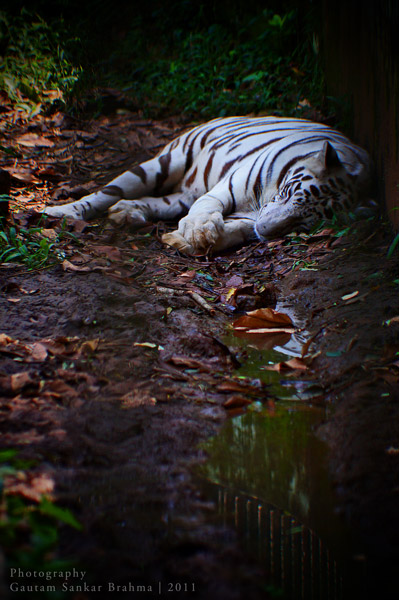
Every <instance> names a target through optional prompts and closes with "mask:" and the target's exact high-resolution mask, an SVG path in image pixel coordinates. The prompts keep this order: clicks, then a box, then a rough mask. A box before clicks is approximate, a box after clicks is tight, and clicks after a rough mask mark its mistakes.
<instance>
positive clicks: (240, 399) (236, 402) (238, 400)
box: [223, 394, 252, 409]
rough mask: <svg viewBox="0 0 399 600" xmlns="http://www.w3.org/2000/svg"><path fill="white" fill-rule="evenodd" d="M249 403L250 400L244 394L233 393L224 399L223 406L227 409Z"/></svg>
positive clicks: (250, 402) (241, 406)
mask: <svg viewBox="0 0 399 600" xmlns="http://www.w3.org/2000/svg"><path fill="white" fill-rule="evenodd" d="M249 404H252V400H250V399H249V398H246V397H245V396H240V395H239V394H234V395H233V396H230V397H229V398H228V399H227V400H226V402H223V407H224V408H227V409H231V408H243V407H244V406H248V405H249Z"/></svg>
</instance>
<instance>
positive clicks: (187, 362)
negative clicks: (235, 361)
mask: <svg viewBox="0 0 399 600" xmlns="http://www.w3.org/2000/svg"><path fill="white" fill-rule="evenodd" d="M169 362H171V363H173V364H174V365H176V366H177V367H186V368H188V369H199V370H200V371H204V372H206V373H207V372H211V371H213V367H212V366H210V365H207V364H206V363H205V362H203V361H202V360H198V359H197V358H190V357H188V356H172V357H171V358H170V359H169Z"/></svg>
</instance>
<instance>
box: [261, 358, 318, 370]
mask: <svg viewBox="0 0 399 600" xmlns="http://www.w3.org/2000/svg"><path fill="white" fill-rule="evenodd" d="M263 369H265V370H266V371H278V372H281V371H291V370H292V371H298V370H300V371H306V370H307V369H308V366H307V364H306V363H305V362H304V361H303V360H302V359H301V358H291V360H287V361H283V362H279V363H275V364H274V365H267V366H265V367H263Z"/></svg>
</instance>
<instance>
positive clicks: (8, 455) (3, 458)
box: [0, 448, 18, 462]
mask: <svg viewBox="0 0 399 600" xmlns="http://www.w3.org/2000/svg"><path fill="white" fill-rule="evenodd" d="M17 454H18V450H14V449H13V448H9V449H8V450H0V462H8V461H9V460H11V459H12V458H14V457H15V456H16V455H17Z"/></svg>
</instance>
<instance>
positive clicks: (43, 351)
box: [26, 342, 48, 362]
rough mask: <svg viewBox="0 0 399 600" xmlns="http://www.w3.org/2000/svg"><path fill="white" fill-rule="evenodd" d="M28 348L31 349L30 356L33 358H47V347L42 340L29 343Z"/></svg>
mask: <svg viewBox="0 0 399 600" xmlns="http://www.w3.org/2000/svg"><path fill="white" fill-rule="evenodd" d="M26 348H27V349H28V351H29V350H30V358H31V360H34V361H38V362H42V361H43V360H46V358H47V354H48V352H47V348H46V346H45V345H44V344H41V343H40V342H34V343H33V344H27V345H26Z"/></svg>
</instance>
